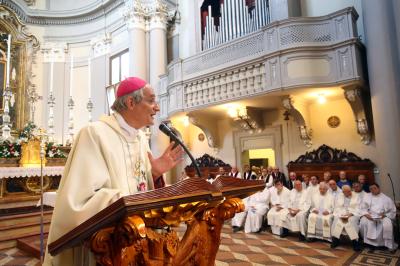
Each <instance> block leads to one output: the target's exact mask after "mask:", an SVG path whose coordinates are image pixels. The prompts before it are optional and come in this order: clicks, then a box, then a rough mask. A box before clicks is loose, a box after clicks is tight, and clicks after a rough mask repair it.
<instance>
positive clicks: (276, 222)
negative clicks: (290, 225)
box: [267, 179, 290, 237]
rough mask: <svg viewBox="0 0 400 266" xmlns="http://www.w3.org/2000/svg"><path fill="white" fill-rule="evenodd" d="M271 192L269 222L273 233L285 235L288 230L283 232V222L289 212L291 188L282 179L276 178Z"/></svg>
mask: <svg viewBox="0 0 400 266" xmlns="http://www.w3.org/2000/svg"><path fill="white" fill-rule="evenodd" d="M270 192H271V209H270V210H269V212H268V214H267V219H268V224H269V225H270V226H271V230H272V233H273V234H275V235H280V236H282V237H285V236H286V235H287V232H285V234H283V222H284V221H285V220H286V216H287V214H288V213H289V210H288V205H289V198H290V190H289V189H287V188H286V187H284V186H283V183H282V181H281V180H279V179H277V180H275V183H274V187H272V188H271V189H270Z"/></svg>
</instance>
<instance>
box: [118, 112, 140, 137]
mask: <svg viewBox="0 0 400 266" xmlns="http://www.w3.org/2000/svg"><path fill="white" fill-rule="evenodd" d="M114 115H115V118H116V119H117V121H118V124H119V126H120V127H121V129H122V131H123V132H124V133H125V134H126V135H127V136H128V137H131V138H136V136H138V135H139V130H138V129H136V128H134V127H131V126H130V125H128V123H126V121H125V119H124V118H123V117H122V115H120V114H119V113H117V112H115V113H114Z"/></svg>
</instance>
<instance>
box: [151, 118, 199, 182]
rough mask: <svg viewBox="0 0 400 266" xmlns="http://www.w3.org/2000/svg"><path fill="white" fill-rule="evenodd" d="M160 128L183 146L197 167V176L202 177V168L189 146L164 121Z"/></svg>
mask: <svg viewBox="0 0 400 266" xmlns="http://www.w3.org/2000/svg"><path fill="white" fill-rule="evenodd" d="M159 129H160V130H161V132H163V133H164V134H165V135H167V136H168V137H170V138H172V140H173V141H175V143H178V144H179V145H180V146H181V147H182V148H183V150H184V151H185V152H186V154H187V155H189V158H190V160H191V161H192V163H193V165H194V168H195V169H196V173H197V176H198V177H201V172H200V168H199V166H198V165H197V163H196V160H195V159H194V158H193V155H192V154H191V153H190V151H189V150H188V148H186V146H185V145H184V144H183V143H182V141H181V140H180V139H179V138H178V136H176V135H175V133H174V132H173V131H172V130H171V129H170V128H169V127H168V126H167V125H166V124H164V123H161V124H160V127H159Z"/></svg>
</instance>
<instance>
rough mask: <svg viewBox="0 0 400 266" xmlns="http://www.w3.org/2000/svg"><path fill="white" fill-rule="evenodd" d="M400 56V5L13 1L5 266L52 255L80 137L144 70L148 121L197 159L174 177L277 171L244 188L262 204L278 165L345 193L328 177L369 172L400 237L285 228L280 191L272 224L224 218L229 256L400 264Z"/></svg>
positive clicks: (2, 68) (6, 8) (7, 41)
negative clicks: (311, 235)
mask: <svg viewBox="0 0 400 266" xmlns="http://www.w3.org/2000/svg"><path fill="white" fill-rule="evenodd" d="M399 51H400V1H397V0H384V1H375V0H335V1H318V0H190V1H189V0H86V1H83V0H69V1H62V0H0V90H1V91H0V130H1V132H0V265H41V262H42V259H43V252H44V251H43V249H44V247H45V246H46V238H47V234H48V232H49V229H50V224H51V218H52V214H53V210H54V206H55V202H56V197H57V189H58V187H59V185H60V182H61V181H62V179H63V173H64V168H65V166H66V163H67V160H68V158H69V157H71V156H72V155H71V154H72V152H71V150H72V151H73V147H74V144H75V143H74V141H75V140H76V138H77V136H78V134H79V132H80V130H81V129H83V128H86V127H87V126H88V125H91V124H92V123H95V122H96V121H98V120H99V119H100V117H101V116H103V115H111V116H112V115H113V113H114V110H112V109H111V106H112V104H113V103H114V101H115V100H116V97H117V96H116V92H117V90H118V86H119V84H120V83H121V81H123V80H125V79H126V78H128V77H140V78H141V79H143V80H145V81H147V83H148V84H150V85H151V87H152V88H153V89H154V93H155V95H156V100H157V103H158V106H159V112H158V113H157V115H156V117H155V122H154V125H152V126H147V127H145V128H143V132H144V134H145V135H146V137H147V140H148V142H149V145H150V149H151V152H152V154H153V155H154V156H160V155H162V154H163V151H164V150H165V149H166V148H167V147H168V145H170V142H171V138H170V137H169V136H166V135H164V134H163V133H162V132H161V131H160V130H159V128H158V127H159V125H160V124H161V123H163V124H165V125H167V126H168V127H170V128H171V130H172V131H173V132H174V134H175V135H176V136H177V137H178V138H179V139H180V140H181V141H182V143H183V144H184V145H185V146H186V147H187V149H188V150H189V151H190V153H191V154H192V156H193V157H194V158H195V160H194V161H192V160H191V158H190V156H188V155H183V160H182V162H181V163H179V164H178V165H176V167H174V168H173V169H172V170H170V171H168V172H167V173H165V174H164V176H163V178H164V180H165V183H166V185H167V187H174V185H176V184H179V183H180V182H187V184H192V183H190V182H192V181H188V180H192V179H198V178H199V177H198V174H196V173H197V172H196V171H197V170H196V167H195V166H196V165H197V166H199V167H200V168H199V169H200V171H201V178H202V179H204V180H207V181H209V182H210V183H212V184H216V183H217V185H215V187H217V186H218V185H219V184H224V182H223V181H221V182H220V183H218V182H217V180H218V177H219V176H228V173H229V175H230V176H231V177H230V178H235V177H239V176H234V175H235V172H234V171H233V169H235V168H237V169H238V173H239V174H240V175H241V179H243V180H244V179H257V180H262V181H263V182H261V181H260V182H259V183H257V184H258V185H257V186H258V188H257V189H256V188H255V187H256V185H254V187H253V188H252V190H251V189H250V188H248V190H247V191H246V193H247V194H246V196H247V197H244V196H243V195H244V194H243V193H242V194H240V198H241V199H243V202H244V203H240V204H242V205H243V204H244V206H245V208H246V209H242V211H243V210H245V212H246V211H248V210H247V207H248V206H247V205H246V204H250V203H249V202H250V201H251V200H250V199H254V198H256V197H261V195H262V193H264V192H256V191H260V190H261V191H263V189H264V187H266V186H271V188H270V190H271V189H274V188H275V187H279V182H276V179H278V180H280V179H279V178H277V177H276V175H275V174H273V173H275V172H278V173H281V174H282V176H283V179H282V180H281V181H280V182H281V183H282V184H283V185H284V189H286V188H285V187H288V188H289V186H291V187H290V188H289V189H292V190H295V188H294V187H295V181H294V180H295V179H296V180H300V181H301V182H302V184H303V187H304V190H307V191H308V190H309V188H310V187H308V186H309V185H308V183H307V184H306V183H305V182H306V181H305V179H307V180H308V179H309V178H310V177H316V178H317V184H318V179H319V181H320V182H321V183H323V184H324V185H322V184H321V183H320V185H319V186H320V187H319V191H321V189H322V190H323V188H324V186H325V185H326V186H327V187H326V188H327V189H329V190H331V189H332V187H331V183H330V180H331V179H325V181H326V183H325V182H323V181H324V175H325V173H326V172H329V173H330V175H331V178H332V179H333V180H335V181H337V183H338V186H339V182H340V181H342V180H345V179H346V174H347V180H349V184H350V183H353V182H354V183H358V182H359V181H360V175H362V176H363V177H364V179H365V180H366V181H365V182H366V184H368V185H367V187H368V186H369V185H371V187H374V184H376V185H377V187H378V190H379V191H380V192H379V193H380V194H384V195H386V196H387V198H388V200H389V201H390V202H392V203H393V206H394V208H395V209H394V216H393V217H391V218H390V219H391V220H389V221H391V222H392V223H391V224H390V222H389V227H391V226H392V227H393V228H392V229H391V231H390V232H392V233H391V236H389V238H390V239H391V241H392V243H394V245H395V246H390V247H388V246H387V245H383V246H386V247H388V248H385V247H382V245H380V247H378V248H374V247H373V245H374V244H372V246H371V245H366V243H368V242H366V241H365V240H364V247H363V248H362V249H357V250H356V248H354V250H353V247H354V245H353V246H352V241H353V240H352V239H351V233H349V232H350V231H349V232H348V233H347V235H346V236H344V237H343V235H342V237H339V239H340V240H341V244H340V245H339V246H338V247H334V248H332V245H333V244H335V243H336V242H335V241H333V242H332V240H331V238H329V241H327V240H326V239H325V238H324V240H317V241H308V240H309V239H308V237H306V238H307V239H306V240H305V241H300V240H299V239H298V234H297V233H294V232H289V234H288V235H286V234H285V233H282V232H286V231H285V230H283V231H282V228H281V230H280V231H279V230H278V233H276V230H275V229H274V228H275V227H276V226H277V225H276V224H271V223H273V222H272V221H273V220H274V218H273V217H271V216H270V214H269V213H271V210H272V209H273V208H274V206H275V205H274V204H273V198H274V197H273V195H275V194H274V193H278V192H276V191H275V192H272V191H271V192H268V193H269V194H268V195H270V196H268V197H270V200H269V206H268V207H267V209H269V208H271V209H270V211H269V212H268V215H267V213H266V212H264V213H263V214H262V215H261V216H262V225H261V224H260V225H259V226H258V227H257V230H256V232H255V231H250V232H246V226H244V225H243V226H237V228H236V227H235V226H233V223H234V222H233V221H234V219H236V218H238V213H236V215H235V214H234V213H233V214H231V215H230V216H229V219H227V218H224V222H223V223H222V224H221V228H220V229H221V232H220V233H221V235H220V243H219V245H217V246H216V250H215V252H216V257H215V258H214V259H215V265H218V266H219V265H221V266H222V265H400V250H399V249H398V246H397V244H396V243H399V241H400V226H399V223H400V163H399V162H398V161H399V159H398V158H400V138H399V135H400V104H399V103H400V75H399V73H400V52H399ZM86 156H88V157H90V156H91V155H90V153H89V152H88V154H87V155H86ZM121 160H122V158H121ZM264 171H265V173H267V174H266V175H264ZM292 172H293V173H294V178H295V179H292V180H291V179H290V178H291V177H290V176H291V173H292ZM343 172H344V173H345V177H344V179H342V177H341V176H342V175H343ZM247 173H250V174H251V176H247ZM253 174H254V178H253V177H252V176H253ZM269 174H271V176H272V175H273V183H272V181H271V183H270V185H268V179H267V176H268V175H269ZM277 176H279V175H277ZM81 178H85V177H84V176H82V177H81ZM221 180H225V179H223V178H222V179H221ZM193 182H194V181H193ZM311 182H312V181H311ZM261 183H262V184H263V188H260V184H261ZM276 183H277V184H276ZM289 183H290V184H289ZM354 183H353V185H354ZM196 184H197V183H193V184H192V185H193V187H196ZM212 184H211V185H212ZM238 184H239V183H238ZM240 184H241V183H240ZM243 184H244V183H243ZM254 184H255V183H254ZM282 184H281V185H282ZM310 184H311V183H310ZM228 186H230V185H228ZM244 186H246V185H243V187H244ZM310 186H312V185H310ZM328 186H329V187H328ZM333 186H334V187H335V186H336V185H333ZM350 186H351V184H350ZM243 187H242V189H243V190H244V189H245V188H243ZM339 187H341V188H342V189H343V195H344V191H345V190H346V189H345V188H344V187H342V186H341V185H340V186H339ZM311 189H312V188H311ZM352 189H354V186H353V187H352ZM155 191H157V189H155ZM224 191H225V190H224ZM232 191H233V190H232ZM250 191H252V192H251V193H250ZM264 191H265V190H264ZM279 191H280V190H279ZM366 192H369V189H368V191H366ZM224 193H228V192H224ZM229 193H233V194H229ZM229 193H228V194H226V195H239V194H235V193H236V192H235V193H234V192H229ZM253 193H254V194H253ZM279 193H280V192H279ZM279 193H278V194H277V195H279ZM288 193H289V192H288ZM315 193H316V194H318V193H319V192H318V188H317V189H316V190H315ZM321 193H322V192H321ZM327 193H331V194H333V193H332V191H329V192H327ZM370 193H372V189H371V192H370ZM370 193H368V194H370ZM250 194H253V195H254V196H253V195H251V196H250ZM322 194H323V193H322ZM322 194H321V195H322ZM353 194H354V190H353ZM182 195H183V194H182ZM210 195H211V194H210ZM222 195H225V194H223V193H222ZM343 195H342V197H343V198H344V197H345V196H343ZM214 196H215V195H214ZM214 196H213V197H214ZM172 197H175V196H172ZM277 197H278V198H279V196H277ZM310 197H311V198H312V197H313V196H310ZM332 197H333V196H332ZM365 197H367V196H364V199H365ZM175 198H179V197H178V196H176V197H175ZM227 198H229V197H228V196H224V200H225V199H227ZM219 200H221V199H219ZM286 200H288V199H281V201H286ZM193 201H194V200H193ZM310 201H311V205H312V199H311V200H310ZM344 201H345V200H344ZM117 202H119V201H117ZM178 202H179V204H183V205H185V204H189V205H190V204H192V205H191V206H192V207H193V208H200V209H201V208H202V207H201V206H200V207H199V205H198V204H197V203H196V204H197V205H196V204H194V203H188V202H189V201H185V202H184V201H179V200H178ZM196 202H197V201H196ZM333 202H334V203H335V202H336V200H333ZM345 202H346V201H345ZM41 203H42V204H41ZM361 203H362V200H360V206H361V205H362V204H361ZM392 203H390V204H392ZM154 204H156V203H154ZM348 204H351V203H348ZM371 204H372V203H371ZM390 204H389V205H390ZM128 205H129V204H128ZM128 205H126V206H128ZM183 205H180V206H183ZM278 205H280V203H279V204H278ZM118 206H119V205H118ZM124 206H125V205H124ZM150 206H156V205H151V204H150ZM157 206H158V205H157ZM185 206H186V205H185ZM385 206H386V205H385ZM390 206H391V205H390ZM163 208H164V209H163V211H164V212H165V213H168V211H167V210H166V209H168V208H169V207H163ZM171 208H172V207H171ZM182 208H183V207H182ZM249 208H250V207H249ZM360 208H361V207H360ZM385 208H386V207H385ZM333 209H334V207H332V210H333ZM310 210H311V209H310ZM385 210H386V209H385ZM197 211H198V210H197ZM150 212H151V211H150ZM236 212H239V211H236ZM248 212H250V211H248ZM311 212H312V211H311ZM128 213H129V212H128ZM181 213H182V217H180V218H179V219H177V218H176V217H175V218H174V219H177V221H180V222H183V221H186V225H184V226H188V227H189V224H190V220H188V219H187V218H186V217H183V216H184V212H183V211H182V212H181ZM317 213H318V211H317ZM186 214H187V213H185V215H186ZM143 215H144V216H143V217H150V216H146V215H150V214H148V213H146V212H143ZM193 215H194V214H193ZM234 215H235V216H234ZM248 216H249V214H248ZM143 217H142V218H143ZM152 217H153V216H152ZM154 217H155V216H154ZM232 217H234V218H232ZM308 217H310V216H308ZM382 217H383V216H382ZM385 217H386V218H387V217H389V215H386V216H385ZM231 218H232V219H231ZM364 218H365V217H362V218H361V220H362V219H364ZM143 219H144V218H143ZM153 219H156V218H153ZM171 219H172V218H171ZM244 219H245V218H244ZM247 219H248V218H247ZM280 219H281V218H280ZM308 219H310V218H308ZM332 219H334V212H333V213H332ZM165 220H167V219H166V218H165V219H164V222H165ZM267 220H268V221H267ZM146 221H147V220H146ZM151 221H153V220H151ZM188 221H189V222H188ZM367 222H368V221H367ZM146 223H147V222H146ZM308 223H309V225H310V224H312V222H311V221H310V220H308ZM358 223H360V224H361V222H360V221H359V222H358ZM178 224H179V222H178ZM182 224H183V223H181V226H178V227H177V228H176V231H177V233H178V235H179V237H182V236H183V234H184V228H183V227H182V226H183V225H182ZM243 224H244V222H243ZM246 224H247V220H246ZM316 224H317V225H316V226H318V222H316ZM334 224H335V222H334ZM349 224H350V222H349V223H347V221H346V225H345V227H346V226H349ZM324 226H325V225H324ZM359 226H361V225H357V227H359ZM385 226H387V225H385ZM346 228H347V227H346ZM359 228H360V229H357V230H360V232H364V234H365V231H363V230H367V229H362V228H361V227H359ZM368 228H369V227H368ZM384 228H386V227H384ZM235 229H238V230H235ZM240 229H241V230H240ZM274 230H275V231H274ZM286 230H287V229H286ZM308 230H310V226H308ZM311 230H312V229H311ZM314 230H316V229H314ZM331 230H332V232H333V231H334V229H333V228H332V229H331ZM343 230H344V229H343ZM368 230H370V229H368ZM382 230H383V231H384V232H383V235H385V232H386V231H385V230H386V229H382ZM317 231H318V230H317ZM316 234H317V233H316ZM324 234H325V232H324ZM332 234H333V233H332ZM339 235H340V234H339ZM305 236H307V235H305ZM349 237H350V238H349ZM358 237H359V236H358V235H357V239H358ZM363 237H364V236H363V235H362V234H361V235H360V239H362V238H363ZM384 237H385V236H384ZM300 238H301V235H300ZM185 239H186V235H185ZM335 239H336V238H335ZM384 240H385V241H386V238H384ZM182 241H183V240H182ZM182 241H181V242H182ZM385 241H384V242H385ZM393 241H394V242H393ZM178 242H179V241H178ZM385 243H386V242H385ZM47 244H49V243H47ZM353 244H354V243H353ZM181 245H183V244H182V243H181ZM165 252H166V251H165ZM171 254H172V253H171ZM171 256H172V255H171ZM98 263H99V261H98ZM87 265H89V264H87ZM99 265H119V264H106V263H105V264H99ZM135 265H136V264H135ZM137 265H141V264H140V263H139V264H137ZM143 265H155V264H146V263H144V264H143ZM158 265H160V264H158ZM163 265H164V264H163ZM171 265H175V264H171ZM176 265H203V264H196V263H193V264H190V263H189V262H187V263H186V264H185V263H182V264H176ZM207 265H208V264H207ZM210 265H214V264H210Z"/></svg>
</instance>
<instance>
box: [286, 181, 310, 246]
mask: <svg viewBox="0 0 400 266" xmlns="http://www.w3.org/2000/svg"><path fill="white" fill-rule="evenodd" d="M309 210H310V198H309V197H308V196H307V192H306V190H305V189H303V186H302V182H301V181H300V180H296V181H294V189H292V190H291V191H290V197H289V204H288V211H289V212H288V214H287V215H286V219H285V221H284V222H283V227H284V228H286V229H288V230H290V231H292V232H300V235H299V240H300V241H304V240H305V237H306V231H307V215H308V211H309Z"/></svg>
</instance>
